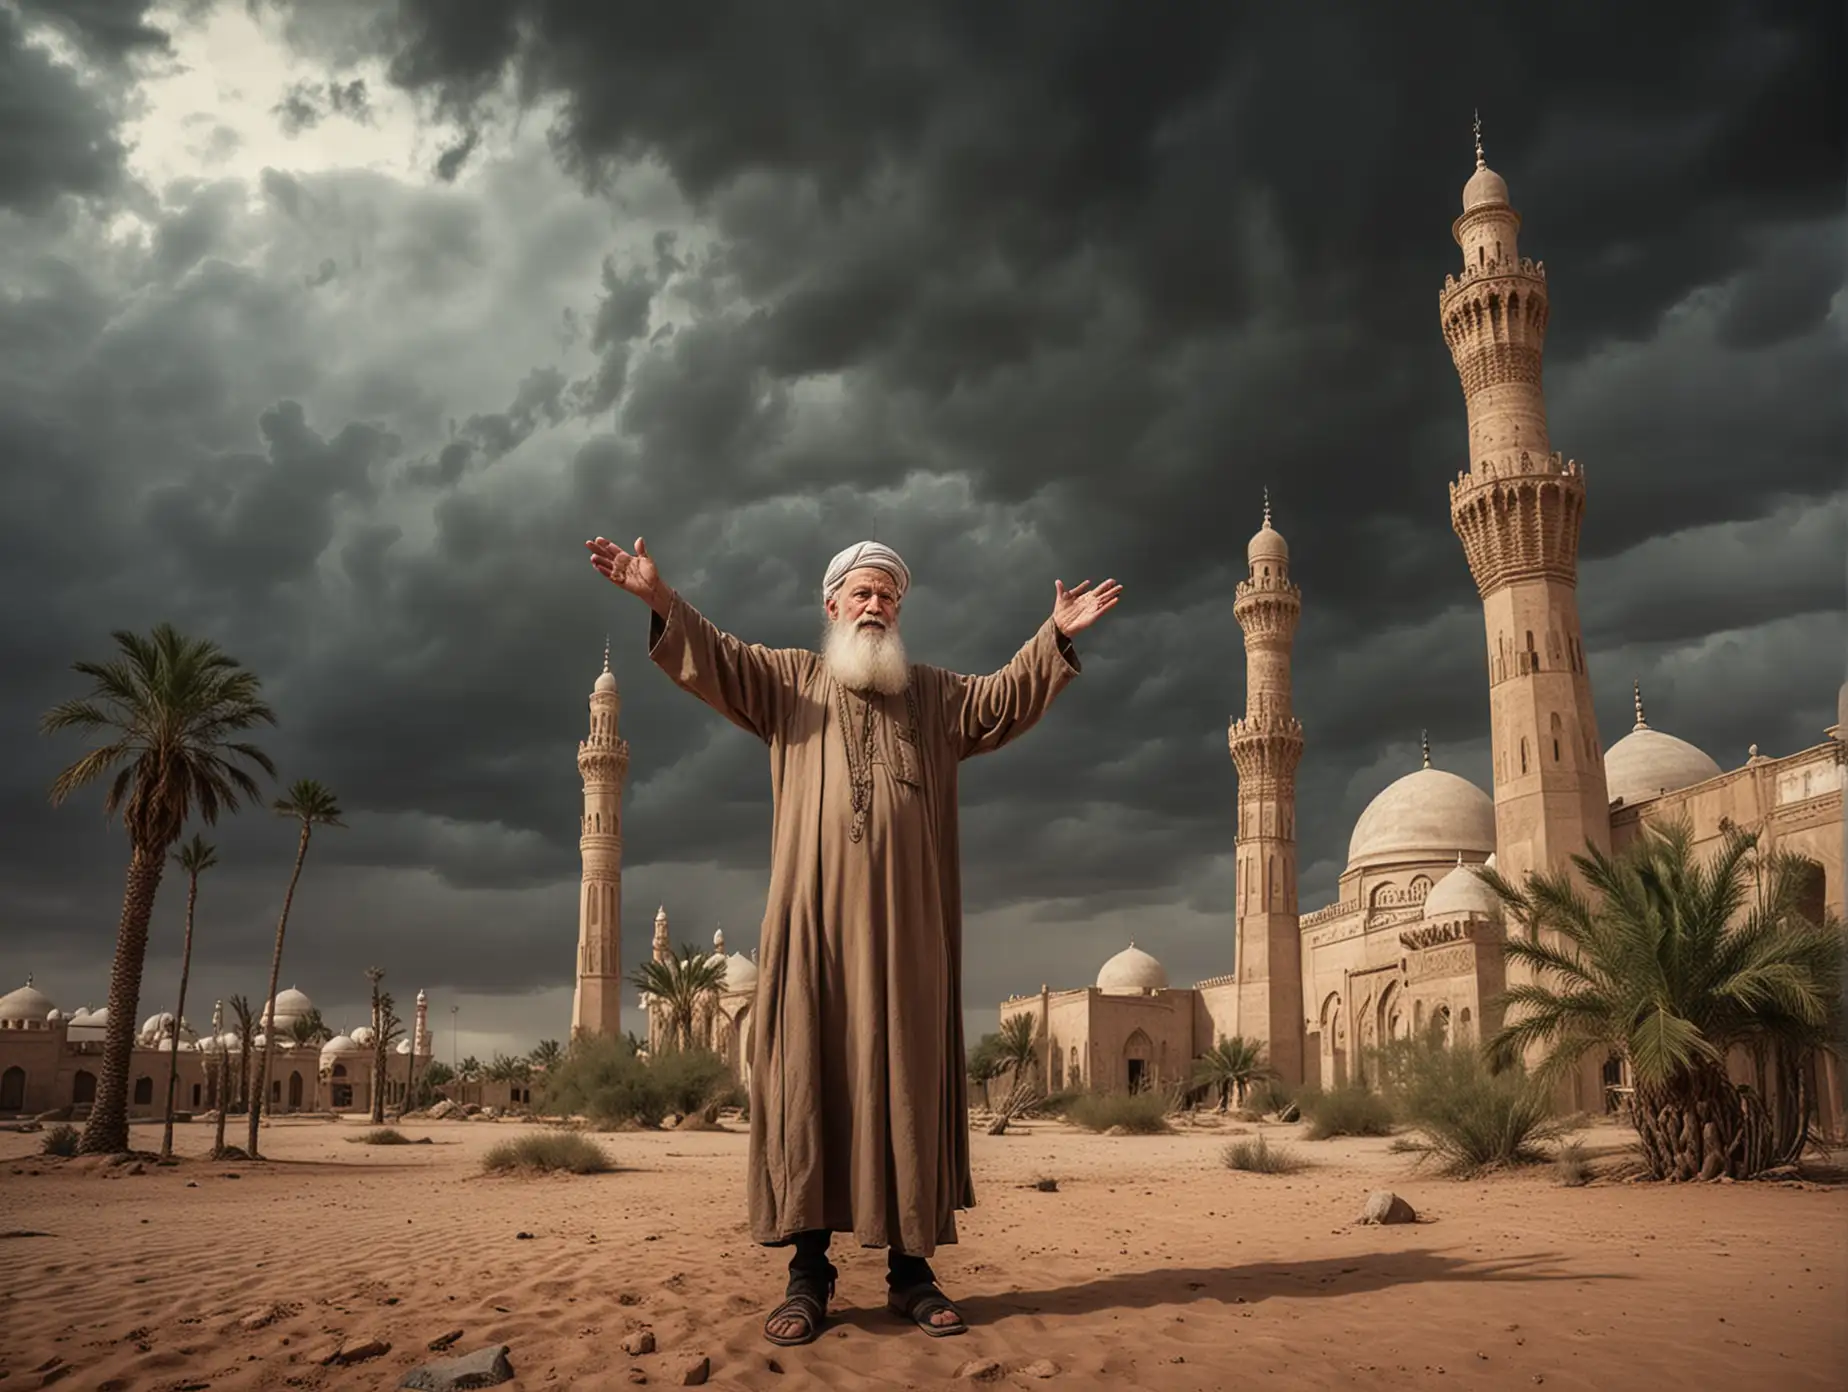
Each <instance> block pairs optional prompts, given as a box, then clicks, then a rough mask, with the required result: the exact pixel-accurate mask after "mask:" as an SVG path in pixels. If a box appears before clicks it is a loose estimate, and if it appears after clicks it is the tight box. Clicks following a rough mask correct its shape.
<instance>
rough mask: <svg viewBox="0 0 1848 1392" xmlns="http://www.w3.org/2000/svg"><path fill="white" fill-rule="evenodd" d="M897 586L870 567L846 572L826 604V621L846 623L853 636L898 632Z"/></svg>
mask: <svg viewBox="0 0 1848 1392" xmlns="http://www.w3.org/2000/svg"><path fill="white" fill-rule="evenodd" d="M899 603H900V600H899V597H898V582H897V581H895V580H894V579H893V578H892V577H891V576H890V575H888V574H886V572H885V571H883V570H880V569H878V568H877V567H874V566H861V567H860V568H859V569H858V570H850V571H848V572H847V578H846V580H845V581H843V582H842V584H841V587H840V589H838V590H836V591H835V593H834V598H832V599H830V600H829V601H828V603H827V610H828V618H829V619H830V620H831V621H832V622H834V623H846V624H849V625H851V626H852V627H853V629H854V631H855V632H856V633H862V632H867V631H869V630H870V631H872V632H879V633H889V632H896V631H897V629H898V606H899Z"/></svg>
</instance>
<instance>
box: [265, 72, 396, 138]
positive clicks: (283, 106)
mask: <svg viewBox="0 0 1848 1392" xmlns="http://www.w3.org/2000/svg"><path fill="white" fill-rule="evenodd" d="M274 115H275V117H276V120H277V123H278V124H279V125H281V127H282V133H283V134H284V135H287V136H290V137H294V136H298V135H300V134H301V133H302V132H303V131H306V130H313V129H314V128H315V127H316V126H318V125H320V124H321V120H322V118H323V117H326V116H344V117H346V118H347V119H348V120H350V121H358V122H359V123H360V124H362V125H363V124H365V123H366V122H367V121H368V120H370V119H371V116H372V107H371V102H370V99H369V98H368V97H367V95H366V83H365V79H364V78H358V77H356V78H354V79H353V80H352V81H351V82H294V83H291V84H290V85H289V88H288V90H287V91H285V92H284V93H283V94H282V100H281V101H279V102H277V103H276V106H275V108H274Z"/></svg>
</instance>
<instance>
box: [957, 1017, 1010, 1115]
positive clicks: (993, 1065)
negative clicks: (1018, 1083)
mask: <svg viewBox="0 0 1848 1392" xmlns="http://www.w3.org/2000/svg"><path fill="white" fill-rule="evenodd" d="M1000 1038H1001V1037H1000V1036H999V1035H995V1034H985V1035H983V1036H982V1037H981V1038H980V1039H978V1040H976V1041H975V1045H974V1047H973V1048H971V1049H970V1050H969V1058H968V1061H967V1063H966V1064H965V1066H964V1070H963V1071H964V1072H966V1073H967V1074H968V1075H969V1081H970V1082H972V1083H974V1084H975V1085H976V1086H977V1087H979V1088H980V1089H981V1090H982V1106H983V1107H985V1108H986V1107H988V1106H989V1105H990V1103H989V1100H988V1085H989V1084H990V1083H992V1082H993V1081H994V1080H995V1079H996V1078H998V1077H1000V1076H1001V1071H1002V1064H1001V1059H1000V1055H999V1053H998V1052H997V1048H996V1046H997V1045H998V1044H999V1043H1000Z"/></svg>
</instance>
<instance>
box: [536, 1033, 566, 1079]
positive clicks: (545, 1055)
mask: <svg viewBox="0 0 1848 1392" xmlns="http://www.w3.org/2000/svg"><path fill="white" fill-rule="evenodd" d="M564 1056H565V1050H564V1046H563V1045H561V1044H560V1043H559V1042H558V1041H557V1040H556V1039H541V1040H540V1041H539V1043H538V1044H537V1045H535V1046H534V1048H533V1051H532V1053H530V1054H528V1055H527V1057H528V1058H529V1059H530V1060H531V1061H532V1062H533V1064H534V1065H535V1066H536V1067H539V1068H543V1069H545V1070H546V1071H547V1072H550V1071H551V1070H552V1069H554V1068H556V1067H558V1065H559V1062H560V1061H561V1060H562V1059H563V1058H564Z"/></svg>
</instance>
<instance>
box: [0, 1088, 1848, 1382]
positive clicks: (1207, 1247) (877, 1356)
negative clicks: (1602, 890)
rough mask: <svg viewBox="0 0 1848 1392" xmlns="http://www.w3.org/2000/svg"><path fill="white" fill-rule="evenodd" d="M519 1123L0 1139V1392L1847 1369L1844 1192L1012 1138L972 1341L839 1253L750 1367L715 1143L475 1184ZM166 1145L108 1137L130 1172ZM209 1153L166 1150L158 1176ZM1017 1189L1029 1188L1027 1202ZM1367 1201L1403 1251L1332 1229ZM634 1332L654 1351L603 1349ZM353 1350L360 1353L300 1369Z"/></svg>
mask: <svg viewBox="0 0 1848 1392" xmlns="http://www.w3.org/2000/svg"><path fill="white" fill-rule="evenodd" d="M528 1129H529V1128H527V1127H522V1126H519V1125H516V1124H510V1123H482V1122H472V1123H464V1122H448V1123H424V1124H418V1123H415V1122H413V1123H409V1124H407V1125H406V1126H405V1127H404V1130H405V1132H406V1134H408V1135H411V1136H429V1137H431V1138H432V1139H433V1141H434V1144H432V1145H427V1146H414V1147H391V1148H375V1147H368V1146H361V1145H356V1144H352V1143H351V1141H352V1138H354V1137H357V1136H359V1135H360V1134H362V1132H363V1130H364V1128H363V1127H362V1126H361V1125H360V1124H358V1123H357V1122H348V1123H332V1122H313V1121H284V1122H280V1123H278V1124H276V1125H274V1126H272V1127H271V1128H269V1130H268V1133H267V1135H268V1140H267V1146H268V1149H269V1150H270V1152H271V1154H272V1156H273V1157H274V1158H273V1159H272V1160H271V1161H269V1162H266V1163H263V1164H256V1165H252V1164H235V1163H234V1164H215V1163H211V1162H208V1161H205V1160H203V1159H198V1158H189V1159H186V1160H184V1161H183V1162H182V1163H180V1164H178V1165H176V1166H173V1167H171V1168H166V1167H154V1166H149V1167H147V1169H146V1172H145V1173H142V1174H138V1175H137V1174H130V1173H127V1172H126V1171H124V1170H122V1169H114V1170H97V1169H91V1168H89V1166H90V1165H91V1164H92V1163H93V1162H88V1161H86V1162H77V1163H73V1162H59V1161H49V1162H48V1161H45V1160H43V1159H41V1158H40V1157H39V1156H38V1155H37V1154H36V1150H37V1146H38V1139H39V1138H38V1137H37V1136H33V1135H20V1134H14V1133H5V1134H0V1234H3V1235H4V1238H5V1240H4V1241H0V1383H3V1385H4V1388H5V1389H6V1392H11V1390H12V1389H14V1388H32V1387H38V1386H42V1385H52V1384H54V1383H55V1384H56V1385H59V1386H62V1387H67V1388H71V1389H79V1388H81V1389H131V1388H132V1389H150V1390H152V1389H180V1388H185V1389H195V1390H196V1392H203V1389H207V1388H210V1389H213V1390H214V1392H220V1390H221V1389H222V1392H232V1389H245V1388H271V1387H275V1388H284V1387H289V1388H388V1387H394V1386H396V1385H397V1383H398V1380H399V1379H400V1378H401V1377H402V1376H403V1374H404V1373H405V1372H406V1371H407V1370H409V1369H410V1368H412V1367H414V1366H415V1365H417V1364H419V1363H422V1362H425V1361H428V1360H429V1359H431V1358H432V1357H434V1356H435V1355H433V1354H431V1353H429V1352H428V1350H427V1345H428V1343H429V1342H430V1341H431V1340H433V1339H436V1338H438V1337H439V1336H441V1335H443V1334H446V1333H448V1332H450V1331H452V1330H459V1331H461V1334H460V1337H459V1339H458V1340H457V1341H456V1343H455V1345H454V1350H453V1351H456V1352H464V1351H468V1350H471V1349H474V1348H477V1347H479V1346H481V1345H484V1344H493V1343H505V1344H508V1345H510V1346H511V1349H512V1353H511V1358H512V1362H513V1366H514V1368H515V1371H516V1378H515V1381H514V1382H512V1383H510V1384H505V1385H506V1386H509V1387H512V1388H522V1389H524V1388H581V1389H593V1388H604V1387H615V1386H627V1385H629V1384H630V1383H631V1382H632V1381H641V1380H643V1379H645V1380H646V1382H647V1383H649V1384H652V1385H670V1386H672V1385H679V1384H680V1382H681V1376H682V1373H683V1371H684V1370H685V1369H686V1367H687V1366H688V1365H689V1364H691V1363H694V1362H696V1361H697V1360H699V1359H700V1358H702V1357H703V1358H709V1359H710V1367H711V1379H710V1382H709V1384H708V1385H710V1386H715V1387H743V1388H783V1389H795V1388H802V1387H853V1388H887V1387H891V1388H899V1387H935V1386H943V1385H946V1384H954V1382H955V1379H956V1377H957V1374H958V1370H959V1369H960V1368H962V1367H963V1365H965V1364H966V1363H968V1362H970V1361H971V1360H977V1359H993V1360H997V1361H998V1362H1000V1363H1001V1364H1002V1365H1003V1368H1004V1369H1005V1372H1004V1373H1003V1375H1002V1377H1001V1379H1000V1385H1003V1386H1009V1385H1011V1386H1024V1387H1040V1388H1089V1387H1110V1388H1127V1387H1141V1388H1158V1389H1163V1392H1169V1389H1173V1390H1174V1392H1180V1389H1187V1388H1221V1387H1223V1388H1240V1389H1243V1388H1247V1387H1253V1386H1255V1387H1278V1388H1296V1387H1358V1388H1372V1387H1381V1388H1398V1387H1413V1386H1417V1387H1421V1388H1429V1387H1433V1386H1438V1387H1456V1388H1484V1389H1512V1388H1517V1387H1529V1386H1533V1385H1535V1384H1543V1385H1544V1386H1546V1387H1547V1389H1548V1392H1566V1390H1567V1389H1587V1392H1590V1390H1591V1389H1597V1392H1609V1390H1610V1389H1630V1388H1635V1389H1658V1388H1678V1387H1685V1388H1695V1387H1717V1388H1724V1389H1726V1392H1749V1390H1750V1389H1757V1388H1766V1389H1770V1388H1776V1389H1781V1390H1784V1392H1797V1390H1798V1389H1805V1388H1818V1389H1820V1388H1831V1389H1835V1388H1840V1387H1841V1386H1843V1380H1842V1379H1843V1369H1844V1368H1845V1367H1848V1319H1845V1318H1844V1312H1848V1301H1845V1298H1844V1296H1845V1292H1848V1187H1842V1186H1840V1185H1828V1184H1803V1185H1769V1184H1740V1185H1716V1186H1682V1187H1670V1186H1664V1185H1652V1184H1624V1183H1594V1184H1593V1185H1591V1186H1589V1187H1586V1188H1575V1189H1569V1188H1564V1187H1561V1186H1560V1185H1559V1184H1558V1183H1557V1182H1556V1181H1555V1179H1554V1176H1553V1174H1552V1172H1551V1171H1550V1170H1546V1169H1543V1170H1537V1171H1532V1172H1528V1173H1523V1174H1518V1175H1509V1176H1502V1177H1499V1178H1496V1179H1491V1180H1486V1181H1474V1182H1458V1181H1450V1180H1444V1179H1440V1178H1436V1177H1434V1176H1431V1175H1429V1174H1425V1173H1420V1172H1418V1171H1416V1170H1414V1168H1413V1167H1412V1164H1411V1161H1410V1159H1409V1158H1408V1157H1407V1156H1404V1155H1399V1154H1393V1153H1391V1152H1390V1151H1389V1150H1388V1149H1387V1144H1388V1143H1387V1142H1385V1141H1382V1140H1341V1141H1331V1142H1322V1143H1301V1142H1298V1143H1296V1145H1295V1148H1296V1149H1297V1150H1298V1151H1299V1152H1300V1153H1302V1154H1306V1155H1309V1156H1311V1157H1313V1158H1314V1159H1315V1161H1316V1162H1317V1163H1316V1167H1315V1168H1314V1169H1313V1170H1310V1171H1308V1172H1307V1173H1304V1174H1299V1175H1295V1176H1288V1177H1278V1176H1262V1175H1251V1174H1243V1173H1237V1172H1233V1171H1230V1170H1228V1169H1226V1168H1225V1167H1224V1166H1223V1165H1222V1164H1221V1163H1220V1152H1221V1150H1222V1148H1223V1147H1224V1145H1225V1143H1226V1136H1225V1135H1224V1134H1223V1133H1222V1132H1221V1131H1218V1130H1214V1129H1204V1128H1202V1129H1199V1130H1188V1131H1182V1132H1180V1133H1178V1134H1175V1135H1171V1136H1159V1137H1101V1136H1091V1135H1086V1134H1082V1133H1078V1132H1074V1131H1071V1130H1068V1129H1066V1128H1064V1127H1063V1126H1056V1125H1035V1126H1032V1127H1029V1128H1028V1129H1027V1130H1026V1131H1025V1132H1024V1133H1022V1134H1017V1135H1009V1136H1005V1137H998V1138H990V1137H988V1136H986V1135H981V1134H977V1135H976V1136H975V1137H974V1157H975V1170H976V1184H977V1190H978V1197H979V1199H980V1206H979V1207H978V1208H976V1209H974V1210H972V1211H970V1212H969V1213H967V1214H965V1215H963V1242H962V1244H961V1245H959V1246H957V1247H953V1248H946V1249H944V1250H943V1251H941V1252H940V1253H939V1254H938V1258H937V1261H936V1266H937V1269H938V1273H939V1275H940V1277H941V1278H942V1279H943V1281H944V1283H945V1285H946V1286H947V1287H948V1289H949V1290H950V1292H951V1293H952V1294H953V1295H956V1296H958V1297H960V1298H961V1300H962V1303H963V1305H964V1308H965V1309H966V1311H967V1313H968V1315H969V1317H970V1319H971V1322H972V1323H973V1324H974V1325H975V1328H974V1329H973V1330H972V1331H971V1332H970V1333H969V1334H968V1335H967V1336H965V1337H962V1338H955V1339H939V1340H933V1339H928V1338H926V1337H925V1336H924V1335H923V1334H922V1333H921V1332H920V1331H918V1330H916V1329H913V1328H910V1327H909V1326H906V1325H904V1324H902V1323H900V1322H899V1321H897V1320H896V1319H894V1318H893V1317H892V1316H891V1315H888V1314H887V1313H886V1312H885V1311H884V1308H883V1303H882V1302H883V1275H884V1262H883V1257H882V1254H880V1253H877V1252H869V1251H862V1250H859V1249H857V1248H852V1247H850V1246H849V1247H848V1249H847V1250H845V1251H842V1250H841V1248H842V1245H843V1244H842V1243H840V1242H839V1241H838V1240H837V1243H836V1262H837V1264H839V1265H841V1266H842V1267H843V1271H842V1278H841V1286H840V1290H839V1293H838V1295H837V1297H836V1300H837V1304H836V1309H837V1317H836V1319H835V1321H834V1323H833V1324H832V1325H831V1326H830V1328H829V1329H828V1331H827V1332H826V1333H825V1334H824V1335H823V1336H822V1338H821V1339H820V1341H819V1342H817V1343H816V1344H814V1345H811V1346H809V1347H807V1348H798V1349H775V1348H772V1347H771V1346H770V1345H768V1344H767V1343H765V1341H764V1340H763V1338H762V1334H761V1327H762V1326H761V1321H762V1317H763V1313H764V1311H765V1310H766V1309H767V1308H768V1307H769V1305H770V1304H772V1303H774V1299H775V1298H776V1297H777V1296H779V1295H780V1293H781V1286H782V1280H783V1273H782V1266H783V1258H782V1257H780V1256H779V1255H777V1254H774V1253H771V1252H767V1251H765V1250H763V1249H760V1248H757V1247H754V1246H753V1245H752V1244H751V1243H750V1241H749V1240H748V1239H747V1237H746V1233H745V1228H744V1224H743V1213H742V1204H743V1193H742V1185H741V1183H740V1170H741V1168H742V1164H743V1157H744V1151H745V1137H744V1135H743V1134H742V1133H740V1132H736V1131H731V1132H725V1133H717V1134H714V1133H707V1134H686V1135H676V1134H674V1133H672V1132H659V1133H657V1132H649V1133H628V1134H616V1135H608V1136H601V1137H598V1138H597V1139H598V1141H599V1143H600V1144H602V1145H603V1146H605V1147H606V1149H607V1150H608V1151H609V1153H610V1154H611V1156H612V1157H613V1158H614V1159H615V1160H616V1161H617V1162H618V1163H619V1164H620V1165H621V1166H622V1167H623V1168H622V1169H621V1171H620V1172H617V1173H612V1174H607V1175H598V1176H589V1177H562V1176H560V1177H547V1178H541V1179H516V1178H499V1177H494V1178H490V1177H484V1176H482V1175H481V1174H480V1173H479V1160H480V1157H481V1154H482V1153H483V1152H484V1151H485V1150H486V1149H487V1148H488V1147H489V1146H490V1145H491V1144H493V1143H494V1142H496V1141H499V1140H504V1139H507V1138H509V1137H512V1136H518V1135H522V1134H526V1133H527V1132H528ZM1267 1130H1268V1131H1269V1133H1270V1135H1271V1137H1272V1139H1273V1140H1287V1139H1288V1138H1289V1137H1290V1136H1291V1135H1292V1134H1293V1133H1294V1132H1295V1130H1296V1128H1291V1127H1272V1128H1267ZM1590 1137H1591V1139H1592V1141H1593V1143H1594V1145H1595V1146H1597V1147H1598V1148H1608V1147H1610V1146H1612V1145H1614V1144H1617V1143H1619V1142H1620V1141H1621V1140H1622V1138H1623V1137H1622V1133H1620V1132H1617V1131H1615V1130H1612V1129H1609V1128H1599V1129H1595V1130H1594V1131H1592V1132H1591V1133H1590ZM158 1141H159V1131H158V1127H144V1126H137V1127H136V1128H135V1144H136V1145H137V1146H138V1147H144V1148H147V1149H154V1148H156V1147H157V1145H158ZM209 1141H210V1133H209V1128H208V1127H206V1126H204V1125H197V1124H196V1125H190V1126H182V1127H181V1128H180V1140H179V1148H180V1149H181V1151H182V1152H183V1153H186V1154H190V1155H191V1156H194V1157H196V1156H197V1155H199V1153H200V1152H202V1151H203V1149H204V1147H205V1146H206V1145H208V1144H209ZM1041 1176H1050V1177H1052V1178H1055V1179H1056V1180H1057V1181H1058V1189H1057V1192H1052V1193H1047V1192H1041V1191H1039V1190H1037V1189H1035V1188H1032V1187H1030V1186H1031V1185H1032V1183H1033V1181H1035V1180H1036V1179H1038V1178H1040V1177H1041ZM1381 1188H1391V1189H1393V1190H1394V1191H1396V1192H1398V1193H1399V1194H1401V1195H1403V1196H1404V1197H1406V1198H1407V1199H1408V1200H1410V1202H1411V1203H1412V1204H1413V1205H1414V1206H1415V1207H1416V1208H1417V1209H1418V1211H1419V1214H1420V1217H1421V1220H1422V1221H1420V1222H1419V1223H1417V1224H1415V1225H1407V1226H1397V1227H1360V1226H1356V1225H1355V1224H1354V1222H1353V1219H1354V1218H1355V1216H1356V1214H1357V1213H1358V1211H1359V1209H1360V1207H1361V1205H1362V1203H1363V1201H1364V1200H1365V1199H1366V1197H1367V1195H1368V1193H1369V1192H1371V1191H1373V1190H1375V1189H1381ZM21 1229H24V1230H27V1233H26V1234H25V1235H22V1234H21V1233H20V1232H19V1231H18V1230H21ZM528 1234H530V1236H528ZM270 1307H275V1308H274V1309H272V1310H271V1314H272V1316H273V1318H272V1319H271V1320H270V1322H268V1323H262V1324H261V1325H260V1327H254V1328H252V1327H247V1324H256V1323H258V1321H255V1320H247V1317H249V1316H251V1315H252V1314H253V1312H257V1311H262V1310H265V1309H266V1308H270ZM642 1330H648V1331H651V1332H652V1334H653V1335H654V1338H655V1341H656V1345H657V1348H656V1351H655V1352H652V1353H648V1354H645V1355H642V1356H636V1357H632V1356H630V1355H628V1354H625V1353H624V1352H623V1351H622V1348H621V1343H622V1340H623V1338H624V1336H626V1335H628V1334H631V1333H634V1332H638V1331H642ZM366 1338H377V1339H379V1340H382V1341H385V1342H388V1343H389V1344H390V1346H391V1347H390V1350H389V1351H388V1352H385V1353H381V1354H379V1355H377V1356H375V1357H372V1358H370V1359H368V1360H367V1361H365V1362H363V1363H360V1364H357V1365H354V1366H347V1367H340V1366H332V1367H323V1366H321V1365H320V1363H319V1362H318V1359H319V1357H320V1356H322V1355H323V1354H324V1353H325V1352H326V1351H328V1350H329V1349H331V1348H332V1347H334V1346H335V1345H337V1344H338V1343H339V1342H340V1341H341V1340H342V1339H344V1340H346V1341H347V1342H348V1343H349V1345H351V1344H353V1343H356V1342H358V1341H360V1340H363V1339H366ZM1039 1360H1050V1363H1051V1364H1052V1365H1054V1366H1055V1367H1056V1369H1057V1371H1056V1372H1054V1373H1052V1375H1051V1377H1050V1378H1049V1379H1044V1378H1042V1377H1041V1376H1037V1375H1036V1373H1037V1374H1045V1373H1047V1372H1048V1371H1049V1370H1048V1369H1047V1368H1046V1367H1045V1366H1044V1365H1043V1364H1041V1365H1040V1366H1039V1367H1038V1368H1037V1369H1035V1370H1031V1371H1029V1370H1028V1368H1027V1365H1030V1364H1035V1363H1038V1362H1039ZM631 1370H639V1372H632V1371H631ZM963 1385H967V1384H963Z"/></svg>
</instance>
